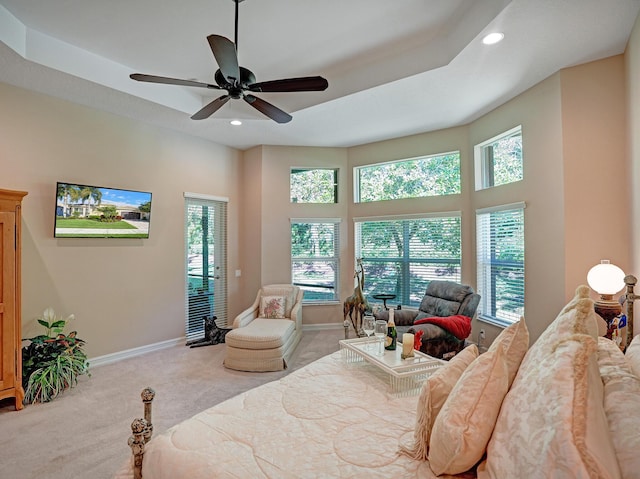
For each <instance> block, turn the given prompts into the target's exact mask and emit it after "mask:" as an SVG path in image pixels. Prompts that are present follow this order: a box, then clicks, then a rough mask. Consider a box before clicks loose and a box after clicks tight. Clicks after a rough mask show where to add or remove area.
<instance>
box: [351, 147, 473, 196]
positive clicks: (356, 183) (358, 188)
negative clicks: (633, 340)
mask: <svg viewBox="0 0 640 479" xmlns="http://www.w3.org/2000/svg"><path fill="white" fill-rule="evenodd" d="M450 155H457V156H458V178H457V191H455V192H450V193H443V194H425V195H421V196H403V197H398V198H388V199H373V200H362V184H361V172H362V171H363V170H365V169H370V168H384V167H386V166H389V165H393V164H399V163H407V162H412V161H420V160H425V161H429V160H431V159H433V158H437V157H444V156H450ZM461 193H462V173H461V153H460V150H451V151H445V152H441V153H434V154H431V155H422V156H416V157H411V158H402V159H399V160H392V161H384V162H380V163H372V164H368V165H360V166H354V167H353V202H354V203H375V202H377V201H397V200H405V199H416V198H432V197H441V196H448V195H459V194H461Z"/></svg>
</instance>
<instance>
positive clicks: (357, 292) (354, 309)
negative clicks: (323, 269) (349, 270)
mask: <svg viewBox="0 0 640 479" xmlns="http://www.w3.org/2000/svg"><path fill="white" fill-rule="evenodd" d="M353 276H354V278H355V279H356V281H357V285H356V287H355V289H354V290H353V294H352V295H351V296H349V297H348V298H347V299H345V301H344V305H343V308H342V312H343V314H344V320H345V321H346V320H347V315H348V316H349V319H350V320H351V325H352V326H353V330H354V331H355V332H356V335H358V336H360V335H361V334H362V331H361V330H362V318H363V316H364V313H365V311H366V310H367V309H369V302H368V301H367V299H366V298H365V297H364V294H363V292H362V291H363V288H364V268H363V266H362V258H357V259H356V271H355V273H354V275H353Z"/></svg>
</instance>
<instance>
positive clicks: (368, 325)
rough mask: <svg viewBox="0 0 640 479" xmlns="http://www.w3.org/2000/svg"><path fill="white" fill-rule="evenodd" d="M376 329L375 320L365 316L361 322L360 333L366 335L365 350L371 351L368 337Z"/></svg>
mask: <svg viewBox="0 0 640 479" xmlns="http://www.w3.org/2000/svg"><path fill="white" fill-rule="evenodd" d="M375 329H376V318H374V317H373V316H371V315H365V317H364V319H363V320H362V331H364V334H366V335H367V346H366V347H367V349H371V344H370V342H369V340H368V339H369V337H370V336H371V335H372V334H373V332H374V331H375Z"/></svg>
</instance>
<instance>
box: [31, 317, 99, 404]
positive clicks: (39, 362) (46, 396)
mask: <svg viewBox="0 0 640 479" xmlns="http://www.w3.org/2000/svg"><path fill="white" fill-rule="evenodd" d="M73 319H74V316H73V314H72V315H69V316H68V317H67V318H66V319H61V318H58V317H56V314H55V312H54V310H53V309H52V308H47V309H46V310H45V311H44V313H43V315H42V318H39V319H38V323H40V324H41V325H42V326H43V327H44V328H45V334H41V335H38V336H34V337H33V338H27V339H24V340H23V341H29V344H28V345H26V346H24V347H23V348H22V383H23V387H24V389H25V399H24V401H25V403H31V404H33V403H36V402H49V401H51V400H52V399H55V398H56V397H57V396H58V394H60V393H61V392H63V391H64V390H65V389H67V388H70V387H73V386H75V385H76V384H77V383H78V377H79V376H81V375H83V374H87V375H90V373H89V363H88V361H87V355H86V354H85V352H84V350H83V347H84V344H85V342H84V341H83V340H82V339H80V338H78V337H77V332H76V331H72V332H70V333H69V334H65V333H64V332H63V331H64V329H65V327H66V325H67V322H69V321H71V320H73Z"/></svg>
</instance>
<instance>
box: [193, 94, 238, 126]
mask: <svg viewBox="0 0 640 479" xmlns="http://www.w3.org/2000/svg"><path fill="white" fill-rule="evenodd" d="M230 99H231V97H230V96H229V95H222V96H221V97H218V98H216V99H215V100H213V101H212V102H211V103H208V104H207V105H205V107H204V108H203V109H202V110H200V111H198V112H196V113H194V114H193V115H192V116H191V119H192V120H204V119H205V118H209V117H210V116H211V115H213V114H214V113H215V112H216V111H218V110H219V109H220V107H221V106H222V105H224V104H225V103H227V102H228V101H229V100H230Z"/></svg>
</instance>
